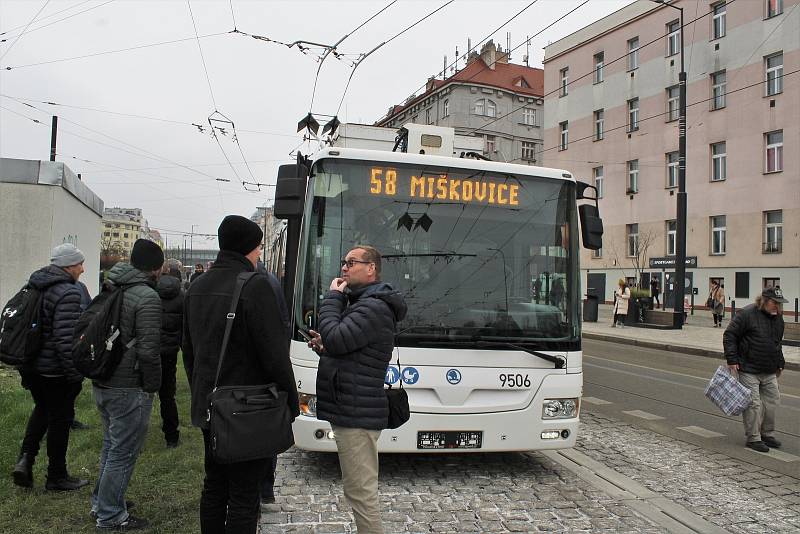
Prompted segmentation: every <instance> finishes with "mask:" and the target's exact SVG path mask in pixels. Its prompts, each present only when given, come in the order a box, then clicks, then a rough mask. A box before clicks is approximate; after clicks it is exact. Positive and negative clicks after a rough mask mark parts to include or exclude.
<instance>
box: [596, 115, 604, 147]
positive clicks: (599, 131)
mask: <svg viewBox="0 0 800 534" xmlns="http://www.w3.org/2000/svg"><path fill="white" fill-rule="evenodd" d="M604 115H605V113H604V112H603V110H602V109H598V110H597V111H595V112H594V140H595V141H600V140H601V139H603V124H604V118H603V117H604Z"/></svg>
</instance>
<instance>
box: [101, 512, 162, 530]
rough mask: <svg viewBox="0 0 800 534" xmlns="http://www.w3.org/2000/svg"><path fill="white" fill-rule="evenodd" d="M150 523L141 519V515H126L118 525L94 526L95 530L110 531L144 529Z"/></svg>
mask: <svg viewBox="0 0 800 534" xmlns="http://www.w3.org/2000/svg"><path fill="white" fill-rule="evenodd" d="M149 525H150V522H149V521H148V520H147V519H143V518H141V517H135V516H132V515H129V516H128V519H126V520H125V521H123V522H122V523H120V524H119V525H113V526H110V527H96V530H98V531H103V530H111V531H125V530H143V529H146V528H147V527H148V526H149Z"/></svg>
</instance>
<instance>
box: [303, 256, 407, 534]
mask: <svg viewBox="0 0 800 534" xmlns="http://www.w3.org/2000/svg"><path fill="white" fill-rule="evenodd" d="M380 273H381V255H380V253H379V252H378V251H377V250H375V249H374V248H373V247H369V246H358V247H356V248H354V249H352V250H351V251H350V252H348V253H347V256H346V257H345V259H344V260H343V261H342V277H341V278H334V280H333V281H332V282H331V286H330V289H331V290H330V291H328V293H327V294H326V295H325V299H324V300H323V301H322V305H321V306H320V310H319V330H320V332H319V333H317V332H314V331H313V330H311V331H310V332H311V334H312V335H313V338H312V340H311V341H310V342H309V346H311V347H312V348H313V349H314V350H316V351H317V353H318V354H319V355H320V360H319V369H318V370H317V418H318V419H320V420H323V421H328V422H329V423H330V424H331V427H332V428H333V432H334V435H335V437H336V447H337V449H338V451H339V465H340V467H341V470H342V485H343V486H344V495H345V497H346V498H347V500H348V502H349V503H350V506H352V507H353V515H354V516H355V519H356V527H357V529H358V532H359V533H364V534H381V533H383V526H382V525H381V517H380V502H379V499H378V438H379V437H380V435H381V430H383V429H384V428H386V423H387V421H388V417H389V405H388V402H387V400H386V393H385V392H384V390H383V383H384V380H385V379H386V369H387V367H388V366H389V360H391V357H392V350H393V349H394V334H395V326H396V324H397V322H398V321H401V320H403V318H404V317H405V315H406V311H407V307H406V303H405V301H404V300H403V297H402V296H401V295H400V293H399V292H397V291H394V290H393V289H392V287H391V286H390V285H389V284H386V283H383V282H381V281H380Z"/></svg>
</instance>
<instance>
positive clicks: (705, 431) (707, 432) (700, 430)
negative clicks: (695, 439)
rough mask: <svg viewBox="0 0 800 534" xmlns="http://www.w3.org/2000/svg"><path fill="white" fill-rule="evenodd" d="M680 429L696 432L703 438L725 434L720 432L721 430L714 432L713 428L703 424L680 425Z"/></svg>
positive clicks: (718, 436)
mask: <svg viewBox="0 0 800 534" xmlns="http://www.w3.org/2000/svg"><path fill="white" fill-rule="evenodd" d="M678 430H683V431H685V432H689V433H690V434H695V435H697V436H700V437H701V438H720V437H722V436H724V435H725V434H720V433H719V432H714V431H713V430H708V429H706V428H703V427H701V426H679V427H678Z"/></svg>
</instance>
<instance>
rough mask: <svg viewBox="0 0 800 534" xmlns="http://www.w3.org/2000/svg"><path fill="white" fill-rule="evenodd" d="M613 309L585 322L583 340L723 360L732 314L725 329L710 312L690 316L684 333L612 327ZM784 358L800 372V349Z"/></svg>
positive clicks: (786, 349) (790, 348)
mask: <svg viewBox="0 0 800 534" xmlns="http://www.w3.org/2000/svg"><path fill="white" fill-rule="evenodd" d="M611 310H612V307H611V306H610V305H607V304H602V305H600V309H599V319H598V322H596V323H589V322H584V323H583V337H585V338H587V339H599V340H602V341H611V342H614V343H624V344H629V345H639V346H642V347H649V348H655V349H662V350H668V351H671V352H680V353H683V354H697V355H699V356H708V357H712V358H722V333H723V332H724V331H725V327H727V325H728V322H729V319H730V317H729V316H728V315H726V316H725V319H724V321H723V327H722V328H714V327H713V325H714V321H713V319H712V318H711V314H710V313H709V312H707V311H696V312H695V314H694V315H690V316H689V320H688V322H687V324H685V325H684V327H683V329H681V330H660V329H656V328H636V327H630V326H626V327H625V328H612V326H611V316H612V311H611ZM785 320H786V319H785ZM789 320H791V319H789ZM783 357H784V359H785V360H786V368H787V369H793V370H800V347H793V346H789V345H784V346H783Z"/></svg>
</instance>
